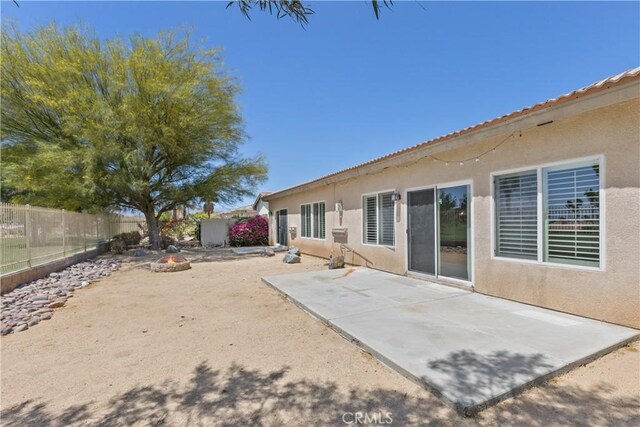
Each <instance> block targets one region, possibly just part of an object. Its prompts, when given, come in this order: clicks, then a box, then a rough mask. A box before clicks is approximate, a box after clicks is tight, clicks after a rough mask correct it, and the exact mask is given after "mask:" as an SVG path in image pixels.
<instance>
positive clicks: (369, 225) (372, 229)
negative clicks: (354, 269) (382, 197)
mask: <svg viewBox="0 0 640 427" xmlns="http://www.w3.org/2000/svg"><path fill="white" fill-rule="evenodd" d="M364 242H365V243H370V244H373V245H375V244H377V243H378V197H377V196H365V197H364Z"/></svg>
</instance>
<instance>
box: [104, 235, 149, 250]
mask: <svg viewBox="0 0 640 427" xmlns="http://www.w3.org/2000/svg"><path fill="white" fill-rule="evenodd" d="M140 240H142V236H141V235H140V233H139V232H137V231H130V232H128V233H120V234H116V235H115V236H113V238H112V239H111V252H113V253H115V254H121V253H123V252H124V251H126V250H127V248H128V247H129V246H135V245H139V244H140Z"/></svg>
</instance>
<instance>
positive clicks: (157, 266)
mask: <svg viewBox="0 0 640 427" xmlns="http://www.w3.org/2000/svg"><path fill="white" fill-rule="evenodd" d="M190 268H191V264H190V263H189V260H188V259H186V258H185V257H183V256H178V255H169V256H166V257H163V258H160V259H159V260H158V261H156V262H152V263H151V271H155V272H157V273H167V272H171V271H182V270H188V269H190Z"/></svg>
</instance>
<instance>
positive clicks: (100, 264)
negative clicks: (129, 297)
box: [0, 258, 120, 335]
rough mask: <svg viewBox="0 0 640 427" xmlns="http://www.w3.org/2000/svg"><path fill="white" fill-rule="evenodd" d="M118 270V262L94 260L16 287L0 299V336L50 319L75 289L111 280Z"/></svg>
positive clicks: (113, 259) (111, 259)
mask: <svg viewBox="0 0 640 427" xmlns="http://www.w3.org/2000/svg"><path fill="white" fill-rule="evenodd" d="M118 268H120V261H118V260H117V259H115V258H108V259H94V260H89V261H85V262H80V263H78V264H74V265H72V266H71V267H68V268H65V269H64V270H62V271H59V272H55V273H51V274H49V277H48V278H45V279H39V280H34V281H31V282H28V283H25V284H22V285H20V286H18V287H17V288H15V289H14V290H12V291H11V292H8V293H6V294H4V295H2V296H1V297H0V309H1V310H2V314H0V334H2V335H7V334H10V333H13V332H21V331H24V330H27V329H29V328H30V327H32V326H35V325H37V324H38V323H39V322H41V321H43V320H49V319H51V317H52V316H53V313H54V311H53V310H54V309H56V308H59V307H62V306H63V305H64V304H65V303H66V302H67V300H68V299H69V298H71V297H73V292H74V291H75V290H76V289H79V288H83V287H85V286H87V285H88V284H90V283H92V282H96V281H98V280H100V279H102V278H104V277H107V276H110V275H111V273H112V272H114V271H116V270H117V269H118Z"/></svg>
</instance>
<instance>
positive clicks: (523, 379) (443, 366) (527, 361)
mask: <svg viewBox="0 0 640 427" xmlns="http://www.w3.org/2000/svg"><path fill="white" fill-rule="evenodd" d="M545 359H546V356H545V355H544V354H532V355H525V354H520V353H513V352H509V351H506V350H501V351H494V352H492V353H489V354H480V353H476V352H473V351H469V350H461V351H456V352H453V353H451V354H449V355H448V356H447V357H446V358H443V359H438V360H433V361H431V362H429V363H428V366H429V369H430V370H432V371H434V372H436V373H437V376H436V377H437V378H438V385H439V386H440V387H439V388H441V389H443V390H446V391H447V393H446V396H445V397H447V398H448V399H449V400H451V401H452V402H453V403H454V404H455V406H456V410H458V411H459V412H460V413H463V414H471V413H473V412H477V410H479V409H482V408H479V407H478V405H480V404H482V403H484V402H487V403H495V402H496V401H498V400H503V399H500V397H501V396H502V395H504V394H505V393H508V394H516V393H518V392H520V391H522V386H523V385H525V384H527V383H529V382H530V381H532V380H534V379H536V378H538V377H541V376H544V375H546V374H548V373H549V372H550V371H551V370H552V368H553V365H551V364H549V363H547V362H546V361H545ZM424 380H425V382H427V383H429V378H424ZM505 397H508V396H505Z"/></svg>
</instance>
